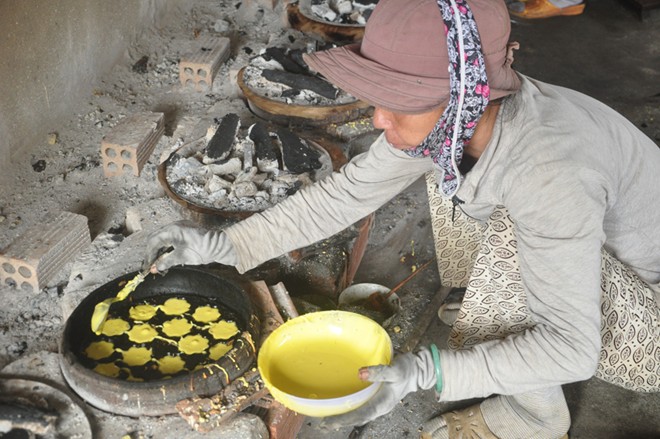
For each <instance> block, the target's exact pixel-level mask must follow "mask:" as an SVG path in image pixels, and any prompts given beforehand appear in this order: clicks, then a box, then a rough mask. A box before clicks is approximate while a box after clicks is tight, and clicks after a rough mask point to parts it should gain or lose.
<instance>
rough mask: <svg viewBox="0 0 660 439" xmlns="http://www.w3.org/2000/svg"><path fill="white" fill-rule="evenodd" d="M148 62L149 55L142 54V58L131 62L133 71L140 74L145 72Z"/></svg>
mask: <svg viewBox="0 0 660 439" xmlns="http://www.w3.org/2000/svg"><path fill="white" fill-rule="evenodd" d="M148 62H149V57H148V56H147V55H144V56H143V57H142V58H140V59H139V60H137V62H136V63H135V64H133V71H134V72H135V73H140V74H144V73H147V63H148Z"/></svg>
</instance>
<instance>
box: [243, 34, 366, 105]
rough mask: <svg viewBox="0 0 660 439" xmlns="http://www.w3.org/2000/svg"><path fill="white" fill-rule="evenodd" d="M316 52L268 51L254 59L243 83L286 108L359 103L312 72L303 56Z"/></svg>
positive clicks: (279, 48) (244, 76)
mask: <svg viewBox="0 0 660 439" xmlns="http://www.w3.org/2000/svg"><path fill="white" fill-rule="evenodd" d="M309 46H314V44H309ZM313 50H315V47H303V48H290V47H268V48H266V49H264V50H262V51H261V53H260V54H259V55H257V56H255V57H252V58H251V59H250V61H249V63H248V65H247V66H246V67H245V70H244V71H243V82H244V83H245V84H246V85H247V86H248V87H249V88H250V90H252V91H253V92H254V93H256V94H257V95H259V96H262V97H265V98H268V99H271V100H274V101H278V102H283V103H286V104H294V105H305V106H332V105H342V104H349V103H353V102H356V101H357V99H356V98H355V97H354V96H351V95H350V94H348V93H346V92H345V91H343V90H340V89H338V88H336V87H335V86H334V85H332V84H331V83H330V82H328V81H326V80H325V79H324V78H322V77H321V76H319V75H318V74H317V73H316V72H314V71H312V70H310V68H309V67H308V66H307V64H306V63H305V61H304V60H303V54H304V53H310V52H311V51H313Z"/></svg>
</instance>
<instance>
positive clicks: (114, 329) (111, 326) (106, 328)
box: [101, 319, 131, 337]
mask: <svg viewBox="0 0 660 439" xmlns="http://www.w3.org/2000/svg"><path fill="white" fill-rule="evenodd" d="M130 327H131V325H130V324H129V323H128V322H127V321H125V320H122V319H109V320H106V321H105V323H104V324H103V328H102V329H101V334H103V335H107V336H108V337H113V336H115V335H122V334H124V333H125V332H126V331H128V329H129V328H130Z"/></svg>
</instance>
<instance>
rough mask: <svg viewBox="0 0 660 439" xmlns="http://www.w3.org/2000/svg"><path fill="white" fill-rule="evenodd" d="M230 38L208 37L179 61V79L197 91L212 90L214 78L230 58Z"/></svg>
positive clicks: (184, 84)
mask: <svg viewBox="0 0 660 439" xmlns="http://www.w3.org/2000/svg"><path fill="white" fill-rule="evenodd" d="M229 49H230V45H229V38H226V37H207V38H204V39H201V40H200V41H199V44H198V45H197V48H196V49H195V50H193V51H192V52H191V53H189V54H188V55H185V56H183V57H181V60H180V61H179V80H180V81H181V85H183V86H194V88H195V90H197V91H208V90H211V86H212V85H213V78H214V77H215V75H216V73H218V70H219V69H220V66H221V65H222V63H223V62H225V61H226V60H227V58H229Z"/></svg>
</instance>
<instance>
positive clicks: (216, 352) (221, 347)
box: [209, 343, 231, 361]
mask: <svg viewBox="0 0 660 439" xmlns="http://www.w3.org/2000/svg"><path fill="white" fill-rule="evenodd" d="M230 350H231V345H230V344H227V343H217V344H215V345H213V346H211V349H209V358H211V360H214V361H215V360H218V359H219V358H220V357H222V356H223V355H225V354H226V353H227V352H229V351H230Z"/></svg>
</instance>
